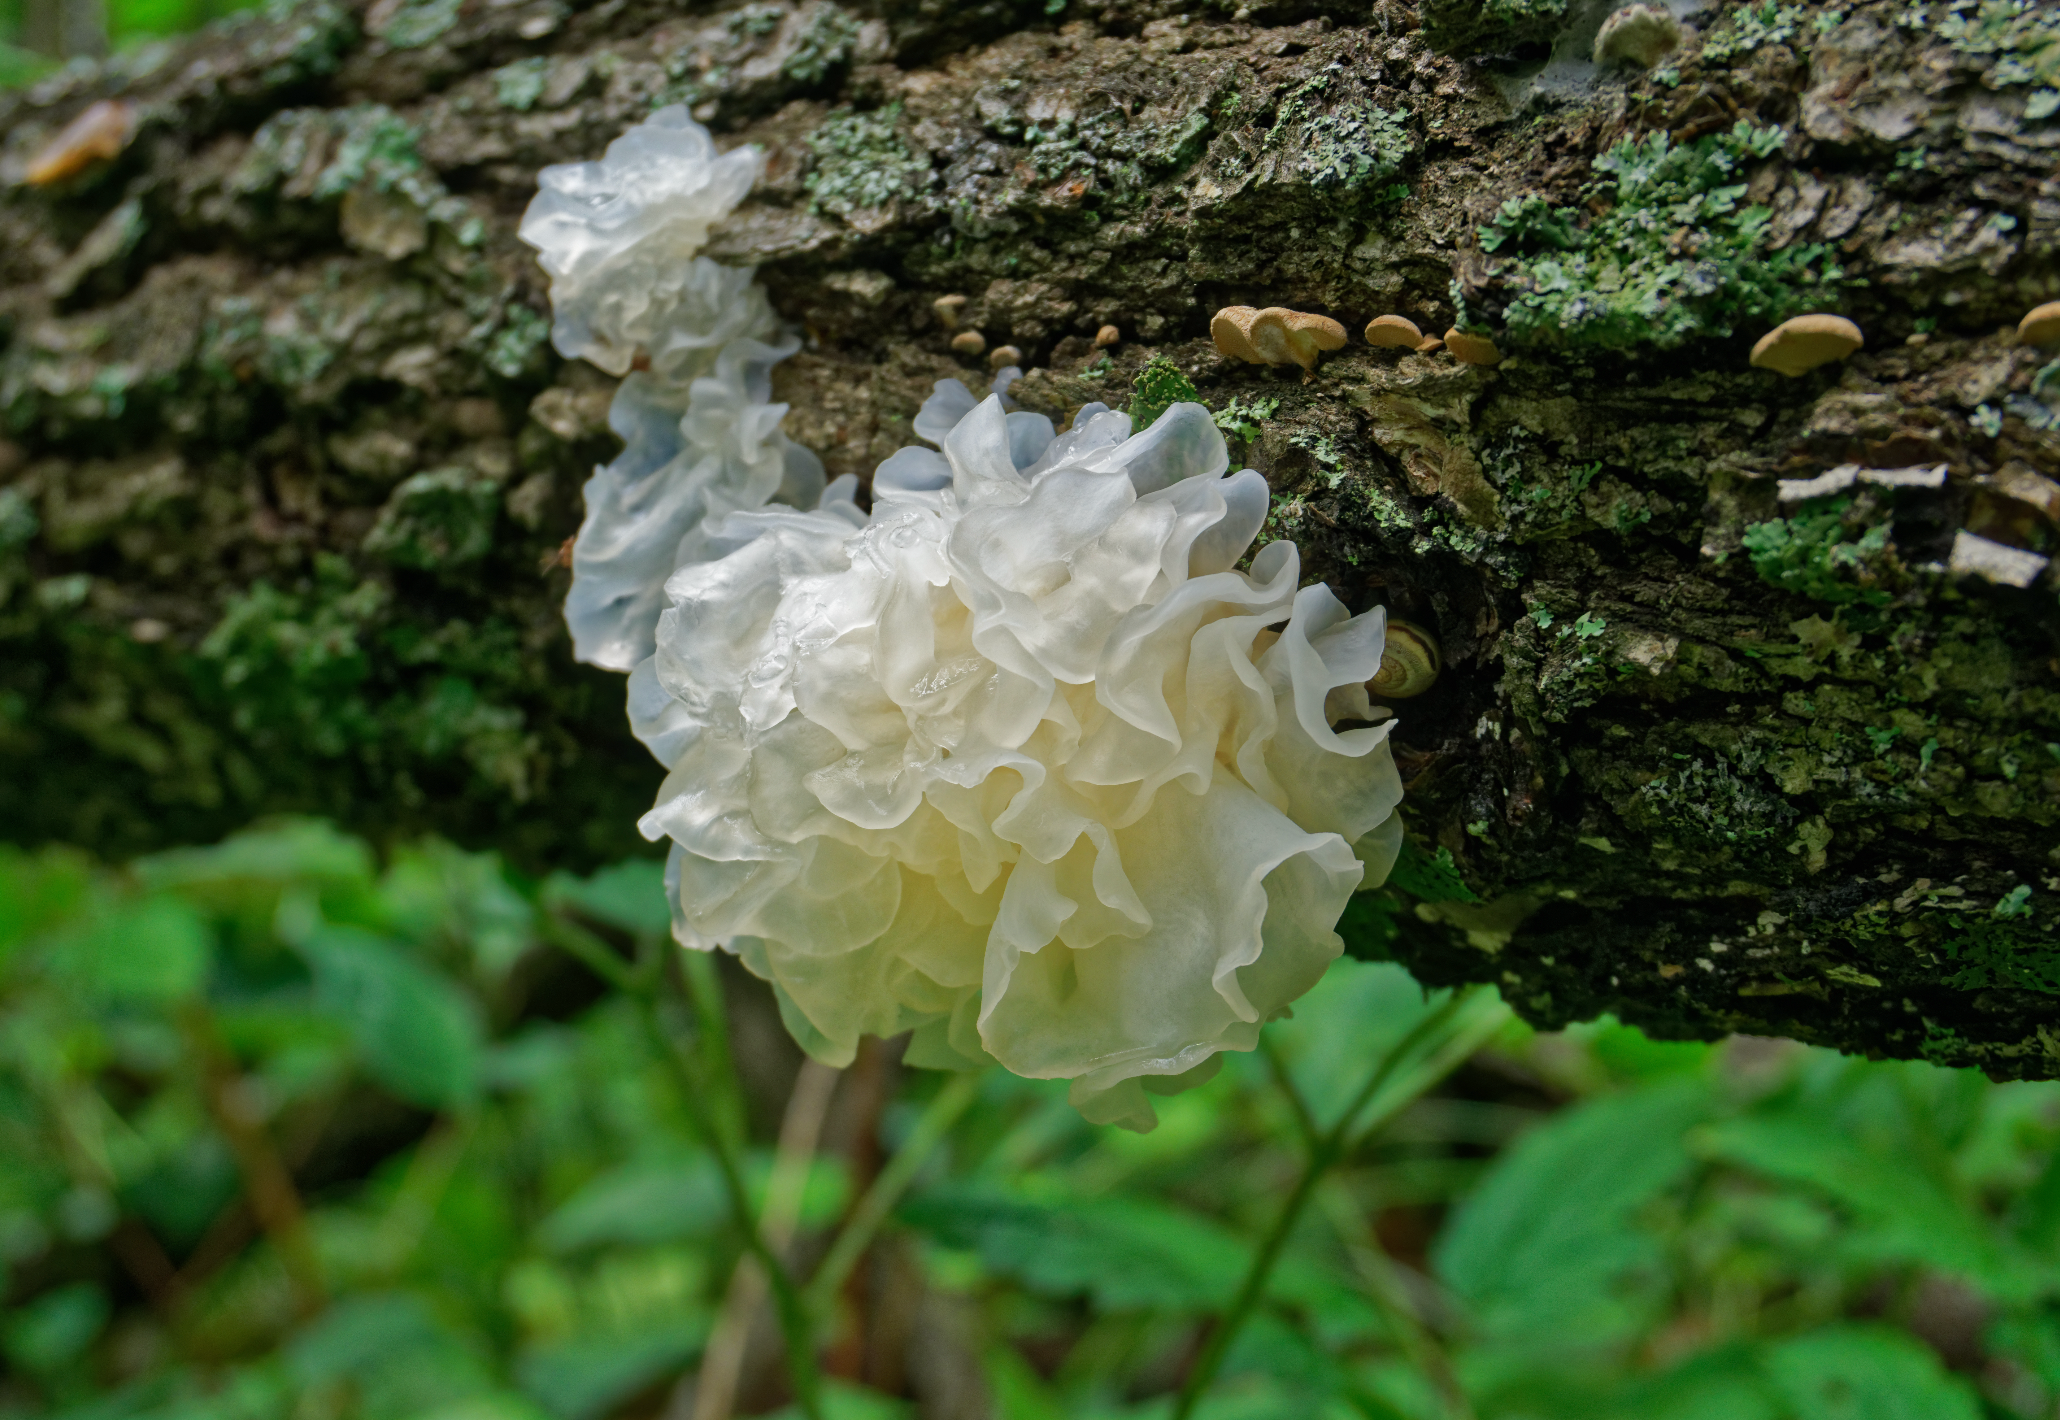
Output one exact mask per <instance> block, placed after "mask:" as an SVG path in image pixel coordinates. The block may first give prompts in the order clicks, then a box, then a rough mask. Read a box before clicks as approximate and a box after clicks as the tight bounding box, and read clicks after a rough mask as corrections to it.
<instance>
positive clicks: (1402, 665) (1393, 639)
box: [1366, 617, 1445, 700]
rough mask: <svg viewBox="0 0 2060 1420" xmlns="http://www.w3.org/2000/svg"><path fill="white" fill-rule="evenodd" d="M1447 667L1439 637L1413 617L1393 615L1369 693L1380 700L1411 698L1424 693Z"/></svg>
mask: <svg viewBox="0 0 2060 1420" xmlns="http://www.w3.org/2000/svg"><path fill="white" fill-rule="evenodd" d="M1444 668H1445V656H1444V653H1443V652H1442V651H1440V650H1439V649H1438V638H1437V637H1435V636H1433V635H1431V633H1430V632H1428V631H1426V630H1424V629H1423V628H1422V627H1421V626H1418V625H1417V624H1416V623H1415V622H1413V621H1400V620H1396V619H1394V618H1392V617H1391V618H1389V621H1388V639H1387V642H1386V644H1385V645H1383V646H1382V647H1381V653H1380V669H1379V670H1378V671H1375V672H1374V675H1373V679H1372V680H1370V681H1368V682H1366V693H1367V694H1368V695H1370V696H1372V697H1373V698H1374V699H1376V700H1407V699H1409V698H1410V697H1411V696H1413V695H1421V694H1423V693H1424V692H1425V691H1426V690H1429V689H1430V688H1431V687H1432V686H1433V685H1435V684H1436V683H1437V680H1438V672H1439V671H1441V670H1443V669H1444Z"/></svg>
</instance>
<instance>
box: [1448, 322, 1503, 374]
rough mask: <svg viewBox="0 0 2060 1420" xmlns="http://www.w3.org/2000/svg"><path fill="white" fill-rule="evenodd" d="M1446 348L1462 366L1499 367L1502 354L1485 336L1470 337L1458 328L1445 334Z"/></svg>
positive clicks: (1455, 327)
mask: <svg viewBox="0 0 2060 1420" xmlns="http://www.w3.org/2000/svg"><path fill="white" fill-rule="evenodd" d="M1445 348H1446V349H1447V350H1449V351H1451V352H1452V358H1453V359H1455V360H1457V361H1458V362H1459V363H1460V364H1462V365H1499V364H1501V363H1502V352H1501V351H1500V350H1497V349H1496V348H1495V342H1494V341H1492V340H1490V339H1488V337H1487V336H1485V335H1468V334H1467V333H1466V332H1465V331H1463V330H1461V329H1460V328H1459V327H1458V326H1454V327H1452V329H1450V330H1448V331H1446V332H1445Z"/></svg>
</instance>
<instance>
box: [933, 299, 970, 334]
mask: <svg viewBox="0 0 2060 1420" xmlns="http://www.w3.org/2000/svg"><path fill="white" fill-rule="evenodd" d="M965 307H966V298H965V297H964V296H939V297H938V298H937V299H936V300H934V301H932V302H930V309H931V310H933V311H935V312H937V324H939V325H941V326H943V327H944V328H945V329H946V330H957V329H958V313H959V312H960V311H962V310H964V309H965Z"/></svg>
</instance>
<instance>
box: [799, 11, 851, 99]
mask: <svg viewBox="0 0 2060 1420" xmlns="http://www.w3.org/2000/svg"><path fill="white" fill-rule="evenodd" d="M858 30H859V23H858V19H857V18H856V17H855V16H853V15H850V14H847V13H846V12H844V11H843V10H840V9H838V8H837V7H836V6H835V5H825V6H823V7H822V8H821V9H819V10H817V11H816V12H815V14H814V16H813V17H812V18H811V19H810V20H809V22H808V27H807V28H806V29H804V30H803V31H802V32H801V33H800V35H799V36H797V37H796V39H795V41H794V52H793V53H792V54H790V55H789V56H788V57H787V62H786V63H784V64H782V65H781V66H780V73H782V74H783V75H785V76H786V77H787V78H789V79H792V80H793V81H794V82H795V83H797V84H803V85H811V86H812V85H815V84H820V83H821V82H822V81H823V80H825V79H827V78H829V77H830V75H831V74H832V73H834V72H836V71H837V70H839V69H842V68H843V67H844V66H845V65H847V64H849V63H850V62H851V49H852V45H853V42H854V41H856V40H857V39H858Z"/></svg>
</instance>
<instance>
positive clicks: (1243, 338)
mask: <svg viewBox="0 0 2060 1420" xmlns="http://www.w3.org/2000/svg"><path fill="white" fill-rule="evenodd" d="M1209 338H1210V339H1212V340H1214V341H1215V342H1216V348H1217V349H1218V350H1219V351H1221V352H1222V353H1223V354H1225V355H1228V356H1229V357H1230V358H1232V359H1233V360H1243V361H1245V362H1247V363H1248V364H1253V365H1288V364H1294V365H1300V366H1301V367H1302V368H1303V369H1304V370H1309V371H1313V370H1314V369H1315V368H1316V357H1317V355H1318V354H1319V353H1320V352H1322V351H1325V350H1342V349H1343V348H1344V345H1345V328H1344V327H1343V326H1341V325H1339V324H1338V323H1337V322H1336V321H1334V320H1332V319H1331V318H1330V317H1329V316H1317V315H1310V314H1309V313H1308V312H1306V311H1291V310H1289V309H1287V308H1286V307H1285V306H1268V307H1266V308H1265V309H1264V310H1258V309H1256V308H1254V307H1252V306H1225V307H1224V308H1223V309H1222V310H1220V311H1218V312H1216V314H1215V316H1214V317H1213V318H1212V319H1211V320H1210V322H1209Z"/></svg>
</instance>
